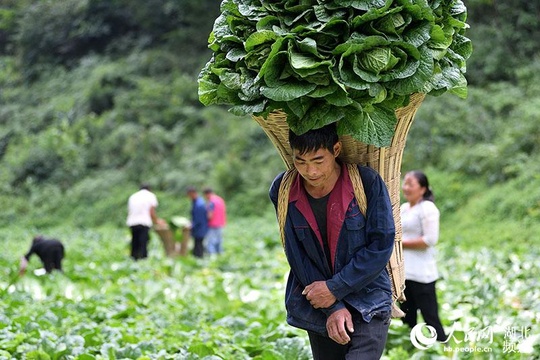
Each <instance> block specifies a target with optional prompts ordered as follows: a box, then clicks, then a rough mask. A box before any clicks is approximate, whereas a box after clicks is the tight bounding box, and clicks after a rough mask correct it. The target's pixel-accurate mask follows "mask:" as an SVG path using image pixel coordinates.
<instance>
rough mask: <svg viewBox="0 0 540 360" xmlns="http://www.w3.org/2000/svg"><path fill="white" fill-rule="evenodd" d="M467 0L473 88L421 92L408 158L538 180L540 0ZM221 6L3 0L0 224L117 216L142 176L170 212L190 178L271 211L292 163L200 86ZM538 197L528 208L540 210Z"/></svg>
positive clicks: (241, 205)
mask: <svg viewBox="0 0 540 360" xmlns="http://www.w3.org/2000/svg"><path fill="white" fill-rule="evenodd" d="M465 4H466V6H467V8H468V13H469V20H468V23H469V24H470V29H469V30H468V36H469V37H470V38H471V39H472V41H473V46H474V53H473V56H472V57H471V59H470V61H469V63H468V68H467V78H468V80H469V84H470V85H469V93H470V95H469V98H468V99H467V100H465V101H464V100H461V99H458V98H454V97H452V96H451V95H445V96H442V97H439V98H428V99H427V100H426V101H425V102H424V104H423V105H422V107H421V108H420V111H419V113H418V115H417V117H416V120H415V123H414V124H413V128H412V130H411V133H410V135H409V138H408V143H407V148H406V154H405V158H404V167H406V168H412V167H414V168H417V167H426V166H431V167H434V168H436V169H440V170H441V171H449V172H452V173H458V174H463V177H464V179H466V178H482V179H484V180H485V181H486V183H488V184H490V185H494V184H499V183H504V182H508V181H511V180H515V179H530V178H531V177H534V176H535V175H534V174H536V173H538V172H539V171H538V170H540V169H539V168H540V164H539V161H538V160H536V159H537V158H538V156H537V155H538V152H539V149H538V146H539V145H538V144H540V142H539V139H538V134H539V133H540V131H539V130H540V129H539V125H538V124H539V122H538V118H539V117H540V110H538V109H540V107H539V106H538V105H540V86H539V85H537V84H539V83H540V82H539V81H538V80H539V77H540V75H538V74H540V71H539V70H540V59H539V55H538V54H539V53H540V52H539V49H540V44H539V43H538V41H537V40H536V39H538V38H539V37H540V24H539V23H538V21H537V19H538V18H539V15H540V4H537V3H536V2H530V1H524V0H511V1H505V2H486V1H482V0H470V1H466V3H465ZM219 6H220V4H219V2H218V1H210V0H182V1H178V0H113V1H110V0H84V1H81V0H55V1H52V0H51V1H34V0H5V1H3V2H2V4H1V5H0V181H1V183H2V187H1V188H0V198H1V199H2V201H3V202H4V203H9V204H12V205H11V206H10V207H9V208H8V209H6V210H5V211H4V212H3V213H2V215H0V223H2V224H9V223H10V222H13V221H23V220H22V219H30V218H31V219H33V220H32V221H34V222H35V221H36V220H35V219H38V222H41V223H42V225H50V224H55V223H57V222H58V219H57V218H60V217H62V216H66V217H70V218H72V219H73V221H75V222H76V223H80V225H81V226H82V225H87V224H101V223H104V222H107V221H110V219H113V220H114V221H116V222H118V223H120V222H122V221H123V217H124V213H123V212H122V211H119V208H120V209H123V207H124V206H125V204H124V201H125V200H126V199H127V196H128V195H129V193H130V192H132V190H133V189H135V188H136V187H137V184H138V183H139V182H141V181H148V182H150V183H152V185H153V187H154V188H155V189H156V190H157V192H158V195H160V194H161V195H162V199H163V201H162V203H163V207H162V209H163V212H164V215H167V214H173V213H175V212H178V211H183V210H184V209H185V208H186V207H187V205H186V204H185V203H183V202H185V199H184V197H183V195H184V194H183V190H184V189H185V187H186V186H187V185H196V186H203V185H211V186H213V187H214V188H215V189H216V191H218V192H220V193H221V194H222V195H223V196H224V197H225V198H227V199H229V200H230V202H231V203H232V206H231V211H232V212H233V214H234V213H235V214H236V215H252V214H258V213H260V212H262V211H264V209H265V208H266V207H267V204H268V201H267V195H266V192H267V189H268V185H269V182H270V181H271V180H272V178H273V176H274V175H275V173H277V172H278V171H279V170H280V169H282V168H283V165H282V164H281V160H280V159H279V157H278V156H277V153H276V150H275V149H273V147H272V145H271V143H270V142H269V140H268V139H267V138H266V136H265V135H264V134H263V133H262V131H261V130H260V129H259V128H258V126H257V125H256V124H255V123H254V122H253V121H252V120H251V119H249V118H245V117H236V116H233V115H231V114H229V113H228V112H227V111H226V110H225V109H223V108H220V107H208V108H205V107H203V106H202V105H201V104H200V102H199V101H198V97H197V83H196V80H197V75H198V72H199V70H200V69H201V68H202V67H203V66H204V63H205V62H206V61H207V60H208V59H209V56H210V53H209V51H208V49H207V38H208V35H209V33H210V31H211V29H212V24H213V22H214V20H215V19H216V17H217V16H218V15H219ZM263 204H264V205H263ZM534 206H537V205H534V204H533V205H530V204H529V205H527V204H523V205H522V206H521V209H522V211H525V212H527V211H529V213H532V214H533V215H532V216H540V215H538V214H537V213H536V212H535V210H534V209H535V207H534ZM74 209H75V210H76V211H74ZM527 209H528V210H527ZM531 209H532V210H531ZM51 214H54V216H52V215H51Z"/></svg>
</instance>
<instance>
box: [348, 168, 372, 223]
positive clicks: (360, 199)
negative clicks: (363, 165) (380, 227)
mask: <svg viewBox="0 0 540 360" xmlns="http://www.w3.org/2000/svg"><path fill="white" fill-rule="evenodd" d="M347 170H349V178H350V179H351V182H352V186H353V189H354V197H355V198H356V202H357V203H358V207H359V208H360V212H361V213H362V215H364V216H366V211H367V198H366V192H365V190H364V184H363V183H362V178H361V177H360V171H358V165H356V164H347Z"/></svg>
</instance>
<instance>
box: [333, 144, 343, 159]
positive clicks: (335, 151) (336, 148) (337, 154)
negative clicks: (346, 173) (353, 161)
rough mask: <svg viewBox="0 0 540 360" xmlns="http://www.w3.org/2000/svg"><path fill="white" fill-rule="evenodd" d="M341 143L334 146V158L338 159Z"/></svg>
mask: <svg viewBox="0 0 540 360" xmlns="http://www.w3.org/2000/svg"><path fill="white" fill-rule="evenodd" d="M341 146H342V145H341V141H338V142H337V143H335V144H334V157H338V156H339V155H340V154H341Z"/></svg>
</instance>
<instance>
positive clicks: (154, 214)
mask: <svg viewBox="0 0 540 360" xmlns="http://www.w3.org/2000/svg"><path fill="white" fill-rule="evenodd" d="M150 217H151V218H152V223H154V224H157V222H158V217H157V212H156V207H155V206H152V207H151V208H150Z"/></svg>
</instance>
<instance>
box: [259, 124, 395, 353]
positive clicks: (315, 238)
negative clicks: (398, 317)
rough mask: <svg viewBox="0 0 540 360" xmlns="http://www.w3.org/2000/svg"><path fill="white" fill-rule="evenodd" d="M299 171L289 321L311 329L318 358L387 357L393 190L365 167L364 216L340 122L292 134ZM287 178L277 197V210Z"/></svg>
mask: <svg viewBox="0 0 540 360" xmlns="http://www.w3.org/2000/svg"><path fill="white" fill-rule="evenodd" d="M289 143H290V146H291V148H292V155H293V162H294V167H295V168H296V170H297V171H298V175H297V176H296V178H295V179H293V182H292V184H291V189H290V192H289V199H288V210H287V218H286V220H285V226H284V237H285V243H284V246H285V254H286V257H287V261H288V263H289V265H290V273H289V278H288V281H287V286H286V293H285V307H286V310H287V322H288V323H289V324H290V325H292V326H295V327H298V328H301V329H304V330H306V331H307V332H308V336H309V341H310V345H311V350H312V353H313V358H314V359H315V360H328V359H332V360H341V359H347V360H353V359H379V358H380V357H381V355H382V353H383V351H384V347H385V344H386V339H387V335H388V328H389V325H390V317H391V309H392V289H391V283H390V277H389V274H388V271H387V269H386V265H387V263H388V261H389V259H390V256H391V254H392V250H393V248H394V236H395V226H394V218H393V213H392V206H391V202H390V197H389V195H388V191H387V188H386V185H385V183H384V181H383V180H382V178H381V177H380V176H379V174H378V173H377V172H375V170H373V169H371V168H368V167H364V166H358V169H359V172H360V176H361V179H362V183H363V186H364V191H365V195H366V198H367V212H366V216H364V215H363V214H362V213H361V212H360V210H359V206H358V202H357V201H356V199H355V196H354V188H353V186H352V182H351V180H350V178H349V173H348V169H347V166H346V165H345V164H342V163H341V162H340V160H339V159H338V156H339V155H340V152H341V146H342V145H341V142H340V141H339V138H338V135H337V131H336V125H335V123H333V124H330V125H327V126H325V127H322V128H320V129H316V130H310V131H308V132H306V133H304V134H302V135H296V134H294V133H293V132H292V131H291V132H290V133H289ZM283 175H284V174H283V173H281V174H279V175H278V176H277V177H276V178H275V179H274V182H273V183H272V185H271V188H270V194H269V195H270V199H271V200H272V202H273V204H274V206H275V207H276V210H277V204H278V197H279V187H280V184H281V181H282V179H283Z"/></svg>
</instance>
